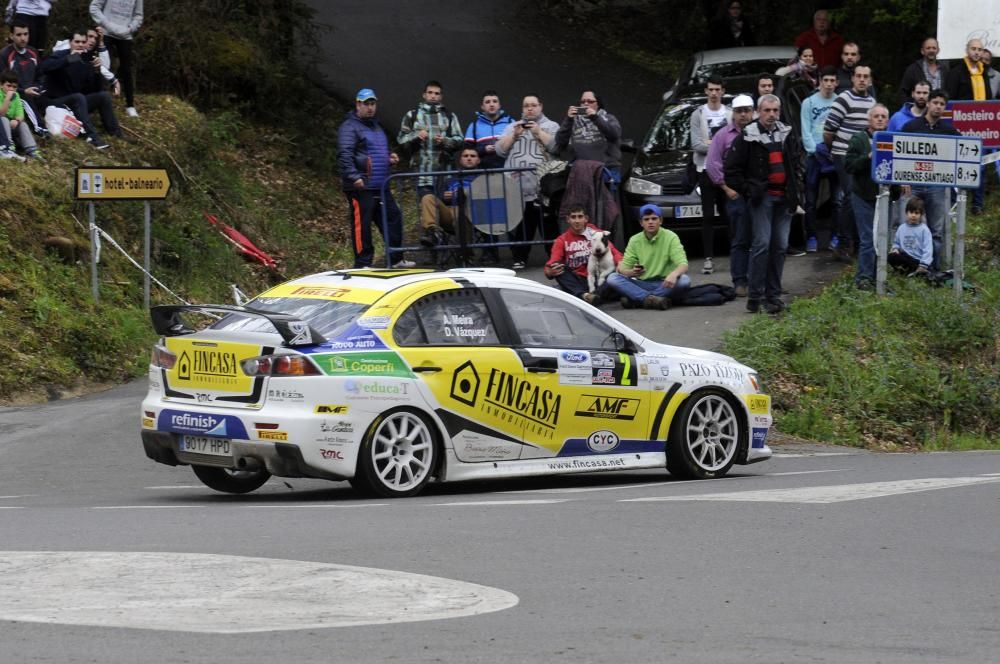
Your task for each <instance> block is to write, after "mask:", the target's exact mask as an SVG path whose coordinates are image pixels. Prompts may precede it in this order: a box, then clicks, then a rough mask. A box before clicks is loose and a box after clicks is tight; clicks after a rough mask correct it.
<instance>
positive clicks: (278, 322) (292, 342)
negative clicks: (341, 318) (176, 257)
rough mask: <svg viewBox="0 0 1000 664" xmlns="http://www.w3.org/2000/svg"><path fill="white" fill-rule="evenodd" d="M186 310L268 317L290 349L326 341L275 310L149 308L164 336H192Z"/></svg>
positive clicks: (216, 306)
mask: <svg viewBox="0 0 1000 664" xmlns="http://www.w3.org/2000/svg"><path fill="white" fill-rule="evenodd" d="M184 311H191V312H198V313H202V314H212V313H221V314H237V315H239V316H252V317H255V318H265V319H267V320H268V322H270V323H271V325H273V326H274V329H276V330H277V331H278V334H280V335H281V338H282V339H283V340H284V341H285V346H288V347H291V348H294V347H296V346H313V345H315V344H321V343H323V342H324V341H326V338H325V337H323V335H321V334H320V333H319V332H317V331H316V330H314V329H313V328H312V327H310V326H309V324H308V323H306V322H304V321H301V320H299V319H298V318H296V317H294V316H290V315H288V314H282V313H277V312H273V311H258V310H256V309H247V308H246V307H235V306H232V305H228V304H170V305H162V306H157V307H150V309H149V315H150V318H152V320H153V329H154V330H156V333H157V334H159V335H161V336H164V337H178V336H181V335H184V334H193V333H194V332H196V331H197V330H194V329H192V328H190V327H188V326H187V325H186V324H185V323H184V320H183V319H182V318H181V316H180V314H181V313H182V312H184Z"/></svg>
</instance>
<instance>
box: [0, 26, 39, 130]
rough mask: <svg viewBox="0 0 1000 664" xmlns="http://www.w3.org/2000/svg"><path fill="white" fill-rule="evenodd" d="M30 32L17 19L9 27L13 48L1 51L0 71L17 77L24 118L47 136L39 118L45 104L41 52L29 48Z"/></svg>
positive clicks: (10, 46)
mask: <svg viewBox="0 0 1000 664" xmlns="http://www.w3.org/2000/svg"><path fill="white" fill-rule="evenodd" d="M29 35H30V30H29V28H28V24H27V23H26V22H25V21H23V20H22V19H16V20H14V22H13V23H12V24H11V26H10V44H8V45H7V46H4V47H3V48H2V49H0V69H2V70H4V71H12V72H14V73H15V74H17V92H18V94H19V95H20V97H21V101H22V102H24V113H25V117H26V118H27V119H28V121H29V122H31V124H32V126H33V127H34V129H35V132H36V133H38V134H41V135H43V136H44V135H47V134H48V132H47V131H45V128H44V123H42V122H40V121H39V119H38V117H39V115H40V114H41V109H42V108H43V107H44V104H42V103H40V102H42V101H43V97H42V92H41V90H42V88H41V87H40V84H39V83H38V80H37V79H38V76H39V74H40V72H39V68H38V64H39V62H40V61H41V58H39V56H38V51H37V50H35V49H34V48H32V47H31V46H29V45H28V41H29Z"/></svg>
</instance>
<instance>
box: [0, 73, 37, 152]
mask: <svg viewBox="0 0 1000 664" xmlns="http://www.w3.org/2000/svg"><path fill="white" fill-rule="evenodd" d="M17 82H18V81H17V74H15V73H14V72H12V71H9V70H8V71H4V72H3V73H0V89H2V92H3V96H2V97H0V118H2V119H3V134H4V135H3V136H0V141H5V144H4V146H3V147H0V152H8V151H10V150H11V149H12V147H13V146H17V147H19V148H21V149H22V150H23V151H24V154H25V155H27V157H28V159H38V158H39V154H38V145H37V144H36V143H35V137H34V136H32V135H31V129H30V127H29V125H28V123H27V122H26V121H25V117H24V103H23V102H22V101H21V96H20V95H19V94H17ZM0 156H2V157H3V158H4V159H10V157H9V156H7V155H6V154H4V155H0Z"/></svg>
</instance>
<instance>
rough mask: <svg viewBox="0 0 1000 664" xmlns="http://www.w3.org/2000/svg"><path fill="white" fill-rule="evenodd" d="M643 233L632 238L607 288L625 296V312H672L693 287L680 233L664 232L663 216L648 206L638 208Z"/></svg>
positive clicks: (651, 206)
mask: <svg viewBox="0 0 1000 664" xmlns="http://www.w3.org/2000/svg"><path fill="white" fill-rule="evenodd" d="M639 220H640V221H639V223H640V224H641V225H642V232H641V233H636V234H635V235H633V236H632V237H631V238H629V241H628V245H627V246H626V247H625V254H624V255H623V256H622V260H621V262H620V263H618V270H617V271H616V272H614V273H613V274H611V275H610V276H609V277H608V284H609V285H610V286H611V287H612V288H614V289H615V290H616V291H618V292H619V293H620V294H621V295H622V299H621V303H622V306H623V307H625V308H626V309H633V308H638V307H643V308H645V309H669V308H670V303H671V301H672V300H673V301H677V300H679V299H680V298H681V297H683V296H684V293H685V291H687V290H688V288H690V287H691V278H690V277H689V276H687V271H688V260H687V254H686V253H684V245H682V244H681V239H680V238H679V237H677V233H674V232H673V231H671V230H667V229H666V228H661V227H660V225H661V224H662V223H663V212H662V211H661V210H660V207H659V206H658V205H654V204H652V203H647V204H646V205H643V206H642V207H641V208H639Z"/></svg>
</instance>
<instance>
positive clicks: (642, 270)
mask: <svg viewBox="0 0 1000 664" xmlns="http://www.w3.org/2000/svg"><path fill="white" fill-rule="evenodd" d="M635 269H637V270H639V272H644V271H645V270H646V268H645V267H643V265H642V264H641V263H636V264H635Z"/></svg>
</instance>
